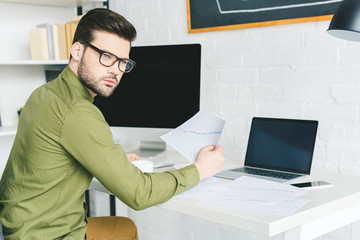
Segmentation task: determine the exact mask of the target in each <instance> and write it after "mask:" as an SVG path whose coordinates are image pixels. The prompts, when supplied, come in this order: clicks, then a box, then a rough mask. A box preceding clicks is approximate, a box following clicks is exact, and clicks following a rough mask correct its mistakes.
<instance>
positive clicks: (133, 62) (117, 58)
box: [79, 41, 136, 73]
mask: <svg viewBox="0 0 360 240" xmlns="http://www.w3.org/2000/svg"><path fill="white" fill-rule="evenodd" d="M79 43H80V44H85V45H86V46H89V47H90V48H92V49H93V50H95V51H96V52H97V53H99V55H100V56H99V63H100V64H101V65H103V66H105V67H111V66H113V65H114V64H115V63H116V62H117V61H119V65H118V68H119V70H120V72H123V73H129V72H130V71H131V70H132V69H133V68H134V67H135V66H136V62H135V61H133V60H131V59H128V58H119V57H118V56H116V55H115V54H112V53H110V52H106V51H103V50H100V49H98V48H97V47H95V46H94V45H92V44H90V43H88V42H86V41H79ZM105 53H106V54H109V55H111V56H114V57H115V58H116V60H115V61H114V62H113V63H112V64H110V65H105V64H103V63H102V62H101V57H102V55H103V54H105ZM121 62H125V63H126V64H127V63H131V64H132V67H131V68H130V69H129V70H126V69H125V71H122V70H121V69H120V63H121Z"/></svg>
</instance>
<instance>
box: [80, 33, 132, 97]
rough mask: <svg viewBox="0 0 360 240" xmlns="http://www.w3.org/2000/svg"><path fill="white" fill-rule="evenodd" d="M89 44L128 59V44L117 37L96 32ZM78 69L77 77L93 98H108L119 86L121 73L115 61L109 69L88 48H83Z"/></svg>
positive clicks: (98, 55) (93, 51) (97, 55)
mask: <svg viewBox="0 0 360 240" xmlns="http://www.w3.org/2000/svg"><path fill="white" fill-rule="evenodd" d="M94 36H95V38H94V40H93V41H92V42H90V44H92V45H94V46H95V47H97V48H98V49H100V50H102V51H104V52H109V53H112V54H114V55H116V56H117V57H119V58H123V59H128V58H129V52H130V47H131V45H130V42H129V41H127V40H125V39H123V38H120V37H119V36H117V35H115V34H112V33H107V32H104V31H96V32H95V33H94ZM84 48H85V49H84V52H83V55H82V58H81V60H80V63H79V67H78V77H79V79H80V81H81V82H82V83H83V84H84V85H85V86H86V87H87V89H88V90H89V91H90V93H91V94H92V95H93V96H96V95H99V96H102V97H109V96H111V94H112V93H113V92H114V90H115V88H116V87H117V86H118V85H119V82H120V79H121V77H122V75H123V72H121V71H120V70H119V62H118V61H117V62H116V63H115V64H114V65H112V66H110V67H106V66H103V65H102V64H101V63H100V62H99V58H100V54H99V53H98V52H96V51H95V50H94V49H92V48H90V47H85V45H84Z"/></svg>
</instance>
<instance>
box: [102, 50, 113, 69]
mask: <svg viewBox="0 0 360 240" xmlns="http://www.w3.org/2000/svg"><path fill="white" fill-rule="evenodd" d="M115 62H116V57H115V56H114V55H112V54H110V53H106V52H105V53H103V54H101V56H100V63H101V64H103V65H104V66H107V67H110V66H112V65H114V63H115Z"/></svg>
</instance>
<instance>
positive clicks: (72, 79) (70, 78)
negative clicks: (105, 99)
mask: <svg viewBox="0 0 360 240" xmlns="http://www.w3.org/2000/svg"><path fill="white" fill-rule="evenodd" d="M61 75H63V79H64V80H65V81H67V82H68V83H69V84H70V85H72V86H73V87H74V89H76V90H78V92H79V93H80V94H81V96H82V97H83V98H84V99H86V100H88V101H89V102H91V103H93V102H94V98H93V97H92V96H91V94H90V92H89V91H88V90H87V88H86V87H85V86H84V84H83V83H82V82H81V81H80V80H79V78H78V77H77V76H76V74H75V73H74V72H73V71H72V70H71V68H70V67H69V66H66V67H65V69H64V71H63V72H62V73H61Z"/></svg>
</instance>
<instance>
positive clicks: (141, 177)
mask: <svg viewBox="0 0 360 240" xmlns="http://www.w3.org/2000/svg"><path fill="white" fill-rule="evenodd" d="M60 143H61V145H62V146H63V147H64V149H65V150H66V151H67V153H68V154H69V155H70V156H71V157H72V158H73V159H74V160H75V161H78V162H79V163H80V164H81V165H82V166H83V167H84V168H85V169H86V170H87V171H88V172H90V174H92V175H93V176H94V177H96V178H97V179H98V180H99V181H100V182H101V183H102V184H103V185H104V186H105V187H106V188H107V189H108V190H109V191H110V192H112V193H113V194H114V195H115V196H116V197H117V198H119V199H120V200H121V201H122V202H124V203H125V204H127V205H128V206H129V207H131V208H133V209H135V210H140V209H144V208H147V207H150V206H153V205H156V204H159V203H162V202H165V201H167V200H169V199H170V198H171V197H173V196H174V195H176V194H179V193H181V192H184V191H185V190H187V189H189V188H191V187H193V186H195V185H197V184H198V182H199V172H198V170H197V168H196V166H195V165H190V166H188V167H185V168H183V169H180V170H173V171H168V172H164V173H143V172H141V171H140V170H139V169H138V168H136V167H135V166H134V165H133V164H131V163H130V162H129V161H128V159H127V157H126V153H125V152H124V150H123V149H122V147H121V146H119V145H116V144H115V143H114V140H113V136H112V134H111V131H110V128H109V126H108V124H107V123H106V121H105V119H104V117H103V116H102V114H101V112H100V111H99V110H98V109H97V108H96V107H95V106H94V105H92V104H90V103H77V104H76V105H75V106H73V107H72V108H71V111H69V114H68V116H67V117H66V119H65V120H64V123H63V128H62V131H61V137H60Z"/></svg>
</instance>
